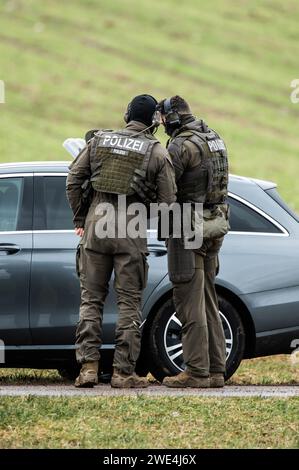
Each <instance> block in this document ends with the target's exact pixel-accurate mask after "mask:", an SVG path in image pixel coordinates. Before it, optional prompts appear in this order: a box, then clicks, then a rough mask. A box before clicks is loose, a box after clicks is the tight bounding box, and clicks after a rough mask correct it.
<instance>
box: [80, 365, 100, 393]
mask: <svg viewBox="0 0 299 470" xmlns="http://www.w3.org/2000/svg"><path fill="white" fill-rule="evenodd" d="M98 369H99V362H98V361H92V362H85V363H84V364H82V367H81V370H80V374H79V376H78V377H77V378H76V381H75V387H81V388H92V387H93V386H94V385H97V383H98Z"/></svg>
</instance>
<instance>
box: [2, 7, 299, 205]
mask: <svg viewBox="0 0 299 470" xmlns="http://www.w3.org/2000/svg"><path fill="white" fill-rule="evenodd" d="M0 12H1V14H0V79H2V80H4V81H5V84H6V104H1V105H0V112H1V126H0V155H1V156H0V161H3V162H5V161H19V160H48V159H50V160H53V159H55V160H56V159H57V160H59V159H67V155H66V153H65V151H64V150H63V148H62V147H61V143H62V141H63V140H64V139H65V138H66V137H70V136H82V135H84V133H85V131H86V130H87V129H88V128H93V127H94V126H95V127H97V126H101V127H111V126H112V127H117V126H120V125H121V124H122V115H123V112H124V110H125V107H126V104H127V102H128V101H129V99H130V98H131V97H132V96H134V95H135V94H138V93H141V92H142V93H143V92H148V93H151V94H153V95H155V96H157V98H159V99H161V98H163V97H165V96H169V95H173V94H177V93H178V94H181V95H183V96H184V97H185V98H187V100H189V101H190V103H191V104H192V106H193V111H194V113H195V114H196V115H197V116H201V117H203V118H205V119H206V120H207V122H208V123H209V124H210V126H211V127H215V128H217V130H218V131H219V132H220V133H222V135H223V137H224V138H225V140H226V142H227V144H228V147H229V153H230V162H231V168H230V169H231V172H232V173H238V174H242V175H248V176H254V177H257V178H264V179H271V180H274V181H276V182H277V183H278V185H279V188H280V190H281V193H282V195H283V196H284V198H285V199H286V200H287V202H288V203H289V204H290V205H291V206H292V207H293V208H295V209H297V210H299V178H298V169H299V137H298V123H299V103H298V104H297V105H295V104H292V103H291V101H290V93H291V88H290V83H291V81H292V80H293V79H295V78H298V76H299V72H298V40H299V32H298V21H299V4H298V2H296V1H295V0H288V1H286V2H281V1H280V0H263V1H261V0H252V1H250V2H235V1H233V0H230V1H227V2H222V1H220V0H211V1H210V2H208V3H204V4H203V3H202V2H199V1H198V0H188V1H186V2H181V1H179V0H164V1H163V2H160V1H158V0H156V1H153V2H147V1H145V0H114V1H113V2H111V1H110V0H101V1H100V2H99V1H98V0H85V1H82V0H73V1H72V2H71V3H69V2H61V1H58V0H51V1H49V0H44V1H43V2H40V1H38V0H30V1H27V0H2V1H1V2H0ZM159 134H160V136H161V138H162V139H163V141H165V137H164V135H163V132H162V130H161V131H160V132H159Z"/></svg>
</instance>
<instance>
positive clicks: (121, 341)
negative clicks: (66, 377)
mask: <svg viewBox="0 0 299 470" xmlns="http://www.w3.org/2000/svg"><path fill="white" fill-rule="evenodd" d="M98 244H99V245H101V247H102V250H101V251H102V252H99V251H98V249H99V247H97V251H93V250H91V249H90V248H87V247H85V246H84V245H83V244H81V245H79V248H78V250H77V271H78V274H79V277H80V286H81V305H80V318H79V322H78V324H77V331H76V357H77V361H78V362H79V363H81V364H82V363H85V362H90V361H98V360H99V359H100V353H99V348H100V346H101V344H102V321H103V309H104V302H105V299H106V296H107V293H108V287H109V281H110V278H111V274H112V271H113V270H114V274H115V280H114V288H115V291H116V295H117V305H118V309H119V317H118V321H117V325H116V330H115V353H114V361H113V366H114V367H115V368H117V369H119V370H120V371H122V372H123V373H125V374H132V373H133V372H134V369H135V364H136V361H137V359H138V356H139V352H140V343H141V331H140V325H141V310H140V305H141V294H142V290H143V289H144V287H145V285H146V281H147V270H148V265H147V261H146V253H145V252H144V251H142V250H140V246H139V244H138V242H137V240H133V239H104V240H101V241H100V242H99V243H98Z"/></svg>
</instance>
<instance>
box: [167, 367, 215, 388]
mask: <svg viewBox="0 0 299 470" xmlns="http://www.w3.org/2000/svg"><path fill="white" fill-rule="evenodd" d="M162 385H166V387H173V388H187V387H192V388H208V387H209V386H210V379H209V377H196V376H195V375H191V374H190V372H188V371H187V370H184V371H183V372H180V373H179V374H178V375H174V376H173V377H165V378H164V380H163V382H162Z"/></svg>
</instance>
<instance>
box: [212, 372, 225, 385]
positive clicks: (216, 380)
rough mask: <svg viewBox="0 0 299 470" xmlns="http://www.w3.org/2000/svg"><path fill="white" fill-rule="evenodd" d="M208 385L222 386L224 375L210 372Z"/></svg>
mask: <svg viewBox="0 0 299 470" xmlns="http://www.w3.org/2000/svg"><path fill="white" fill-rule="evenodd" d="M210 387H211V388H221V387H224V375H223V374H221V373H216V372H211V373H210Z"/></svg>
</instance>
